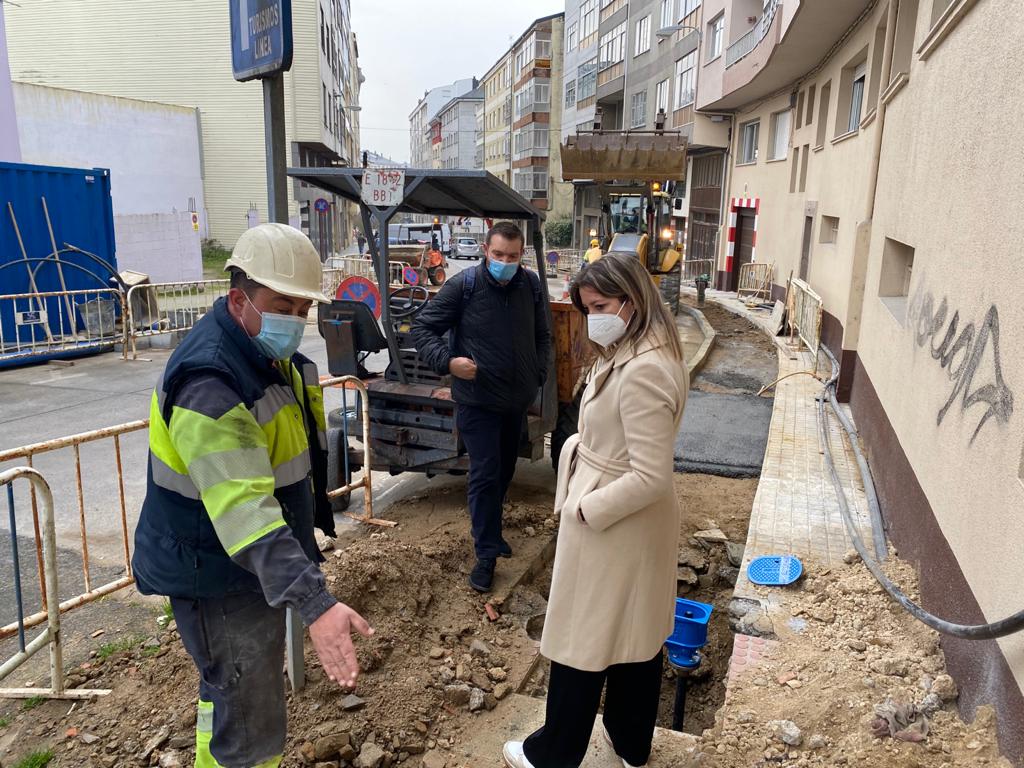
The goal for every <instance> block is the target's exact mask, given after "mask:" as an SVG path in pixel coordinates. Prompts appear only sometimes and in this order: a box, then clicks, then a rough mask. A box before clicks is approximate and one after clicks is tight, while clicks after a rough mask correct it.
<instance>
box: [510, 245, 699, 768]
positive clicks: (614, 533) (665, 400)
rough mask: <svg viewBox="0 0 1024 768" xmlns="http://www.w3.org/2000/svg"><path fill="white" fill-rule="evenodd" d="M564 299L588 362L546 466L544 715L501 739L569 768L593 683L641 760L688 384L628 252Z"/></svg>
mask: <svg viewBox="0 0 1024 768" xmlns="http://www.w3.org/2000/svg"><path fill="white" fill-rule="evenodd" d="M572 300H573V303H574V304H575V305H576V307H577V309H579V310H580V311H581V312H583V313H584V314H585V315H587V325H588V333H589V335H590V338H591V341H593V342H594V344H595V347H596V349H597V354H598V359H597V362H596V364H595V365H594V368H593V370H592V371H591V373H590V376H589V377H588V382H587V388H586V390H585V392H584V394H583V400H582V404H581V406H580V424H579V430H580V431H579V434H578V435H576V436H574V437H573V438H571V439H570V440H569V441H567V442H566V444H565V446H564V447H563V449H562V453H561V456H560V460H559V464H558V466H559V475H558V489H557V493H556V497H555V512H556V514H558V515H560V517H561V523H560V527H559V532H558V549H557V552H556V555H555V565H554V574H553V577H552V581H551V596H550V600H549V602H548V611H547V617H546V619H545V623H544V636H543V638H542V641H541V652H542V653H543V654H544V655H545V656H546V657H547V658H548V659H550V660H551V679H550V685H549V687H548V700H547V717H546V720H545V723H544V726H543V727H542V728H541V729H540V730H538V731H537V732H536V733H534V734H533V735H531V736H530V737H529V738H528V739H527V740H526V742H525V743H523V742H509V743H508V744H506V745H505V750H504V756H505V761H506V763H507V764H508V765H509V766H510V768H576V767H577V766H579V764H580V762H581V761H582V760H583V757H584V755H585V754H586V750H587V745H588V743H589V741H590V734H591V731H592V729H593V725H594V718H595V717H596V715H597V711H598V707H599V705H600V701H601V691H602V689H603V688H604V687H605V685H606V684H607V693H606V697H605V706H604V726H605V737H606V738H607V739H608V741H609V743H611V744H612V746H613V747H614V749H615V751H616V753H617V754H618V755H619V757H620V758H622V762H623V765H624V766H627V767H629V766H642V765H644V764H646V763H647V759H648V757H649V756H650V751H651V740H652V738H653V736H654V726H655V721H656V718H657V712H658V699H659V693H660V688H661V679H662V658H661V648H662V645H663V644H664V642H665V640H666V639H667V638H668V636H669V635H670V634H671V633H672V628H673V611H674V605H675V597H676V562H677V555H678V543H679V507H678V503H677V501H676V495H675V488H674V485H673V479H672V475H673V454H674V450H673V448H674V445H675V438H676V433H677V432H678V430H679V422H680V420H681V419H682V416H683V407H684V405H685V404H686V393H687V390H688V389H689V381H688V376H687V373H686V367H685V365H684V362H683V350H682V345H681V344H680V341H679V333H678V331H677V330H676V325H675V319H674V318H673V317H672V315H671V314H670V313H669V311H668V310H667V309H666V308H665V306H664V304H663V303H662V301H661V297H660V296H659V294H658V291H657V289H656V288H655V286H654V284H653V282H652V281H651V278H650V275H649V274H648V273H647V271H646V270H645V269H644V268H643V266H642V265H641V264H640V262H639V260H638V259H637V258H636V257H635V256H627V255H620V254H610V255H607V256H605V257H604V258H602V259H601V260H600V261H598V262H596V263H594V264H592V265H590V266H588V267H586V268H585V269H584V270H583V271H582V272H581V273H580V275H579V277H577V279H576V281H575V283H574V284H573V286H572Z"/></svg>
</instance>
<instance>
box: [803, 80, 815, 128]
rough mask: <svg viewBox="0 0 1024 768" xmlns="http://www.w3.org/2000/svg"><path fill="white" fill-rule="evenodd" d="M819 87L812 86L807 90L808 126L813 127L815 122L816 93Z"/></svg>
mask: <svg viewBox="0 0 1024 768" xmlns="http://www.w3.org/2000/svg"><path fill="white" fill-rule="evenodd" d="M816 88H817V86H814V85H812V86H811V87H810V88H808V89H807V117H806V118H804V123H805V124H806V125H811V124H812V123H813V122H814V91H815V89H816Z"/></svg>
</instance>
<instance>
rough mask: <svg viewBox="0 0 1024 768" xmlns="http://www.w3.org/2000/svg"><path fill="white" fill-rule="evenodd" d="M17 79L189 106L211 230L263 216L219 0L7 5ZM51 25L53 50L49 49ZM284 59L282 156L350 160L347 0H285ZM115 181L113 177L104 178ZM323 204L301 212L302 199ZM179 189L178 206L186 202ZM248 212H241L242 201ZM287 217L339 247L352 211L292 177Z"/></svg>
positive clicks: (254, 147)
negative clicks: (289, 37) (178, 9)
mask: <svg viewBox="0 0 1024 768" xmlns="http://www.w3.org/2000/svg"><path fill="white" fill-rule="evenodd" d="M5 11H6V16H7V18H6V20H7V42H8V48H9V57H10V67H11V76H12V78H13V79H14V80H15V81H21V82H25V83H33V84H37V85H46V86H52V87H57V88H68V89H72V90H78V91H85V92H91V93H97V94H104V95H108V96H121V97H125V98H132V99H143V100H149V101H158V102H163V103H167V104H176V105H181V106H187V107H193V108H196V109H197V110H198V113H199V123H200V129H201V133H202V172H203V183H204V198H205V205H206V208H205V211H200V213H201V214H202V216H203V218H204V219H205V222H204V223H205V225H206V227H207V230H208V232H209V235H210V237H212V238H215V239H217V240H219V241H221V242H222V243H223V244H224V245H225V246H228V247H230V246H232V245H233V244H234V242H235V240H236V239H237V237H238V236H239V235H240V234H241V233H242V231H243V230H244V229H245V228H246V227H247V226H250V225H251V224H252V223H253V222H254V221H266V220H267V183H266V156H265V150H264V128H263V91H262V86H261V84H260V83H259V82H249V83H238V82H236V81H235V80H234V78H233V77H232V74H231V47H230V44H229V36H228V29H229V18H228V11H229V8H228V3H199V4H196V7H195V8H192V9H190V11H189V12H188V13H172V14H167V13H164V12H163V8H162V6H160V5H157V4H153V3H139V2H133V0H108V1H107V2H103V3H82V2H79V1H78V0H52V2H48V3H24V4H18V5H17V6H15V5H10V4H7V5H6V7H5ZM55 26H59V28H60V49H61V53H60V55H59V56H55V55H53V46H54V28H55ZM292 26H293V34H294V48H295V53H294V60H293V64H292V68H291V71H290V72H288V73H287V74H286V75H285V99H286V136H287V141H288V151H289V164H290V165H330V164H348V163H351V162H353V159H354V158H356V157H357V156H358V143H359V121H358V113H357V112H356V111H355V110H354V109H352V108H354V107H357V106H358V104H359V89H360V85H361V82H362V75H361V73H360V71H359V65H358V47H357V43H356V37H355V34H354V33H353V31H352V24H351V16H350V10H349V0H295V2H293V6H292ZM112 184H113V185H115V186H116V184H117V179H112ZM320 197H325V198H327V199H328V200H329V201H330V202H331V203H332V205H331V207H330V212H329V213H328V214H326V215H322V216H320V215H314V216H309V215H308V210H309V207H310V205H311V201H312V200H315V199H317V198H320ZM187 203H188V201H187V200H182V201H181V209H182V210H186V209H187ZM251 207H252V209H253V211H254V213H253V215H250V214H249V212H250V208H251ZM289 219H290V221H291V222H292V223H293V224H295V225H296V226H299V225H300V224H303V222H306V224H305V226H306V228H307V232H309V234H310V235H311V236H312V237H313V240H314V242H318V243H319V242H326V243H327V248H332V247H333V248H340V247H341V246H343V245H344V244H345V242H346V239H347V236H348V233H349V232H350V230H351V224H352V219H351V211H350V210H349V208H348V206H346V205H344V204H343V203H342V202H341V201H340V200H334V199H333V196H331V195H328V194H325V193H324V192H323V191H322V190H316V189H313V188H307V187H304V186H302V185H299V184H295V185H293V188H292V195H291V199H290V201H289Z"/></svg>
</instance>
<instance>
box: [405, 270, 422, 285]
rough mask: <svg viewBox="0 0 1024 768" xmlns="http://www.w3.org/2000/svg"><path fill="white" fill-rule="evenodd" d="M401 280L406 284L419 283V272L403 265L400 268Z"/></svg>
mask: <svg viewBox="0 0 1024 768" xmlns="http://www.w3.org/2000/svg"><path fill="white" fill-rule="evenodd" d="M402 282H404V283H405V284H406V285H419V284H420V273H419V272H417V271H416V270H415V269H413V268H412V267H405V268H404V269H403V270H402Z"/></svg>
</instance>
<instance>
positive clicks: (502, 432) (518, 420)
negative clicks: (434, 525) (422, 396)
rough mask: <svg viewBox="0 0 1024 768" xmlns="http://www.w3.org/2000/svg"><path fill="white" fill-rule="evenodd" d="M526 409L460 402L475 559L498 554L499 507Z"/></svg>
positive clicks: (509, 478)
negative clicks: (509, 410)
mask: <svg viewBox="0 0 1024 768" xmlns="http://www.w3.org/2000/svg"><path fill="white" fill-rule="evenodd" d="M525 417H526V412H525V411H523V412H518V411H517V412H513V413H500V412H497V411H488V410H484V409H483V408H474V407H472V406H466V405H460V406H459V407H458V410H457V413H456V417H455V423H456V425H457V426H458V429H459V435H460V437H461V438H462V442H463V443H465V445H466V450H467V451H468V452H469V483H468V488H467V497H468V499H467V500H468V503H469V519H470V522H471V525H472V530H473V544H474V547H475V549H476V556H477V558H478V559H481V560H482V559H486V558H495V557H498V552H499V550H500V548H501V508H502V503H503V502H504V500H505V494H507V493H508V487H509V486H510V485H511V484H512V478H513V477H514V476H515V473H516V461H517V459H518V458H519V439H520V435H521V433H522V429H523V419H524V418H525Z"/></svg>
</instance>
